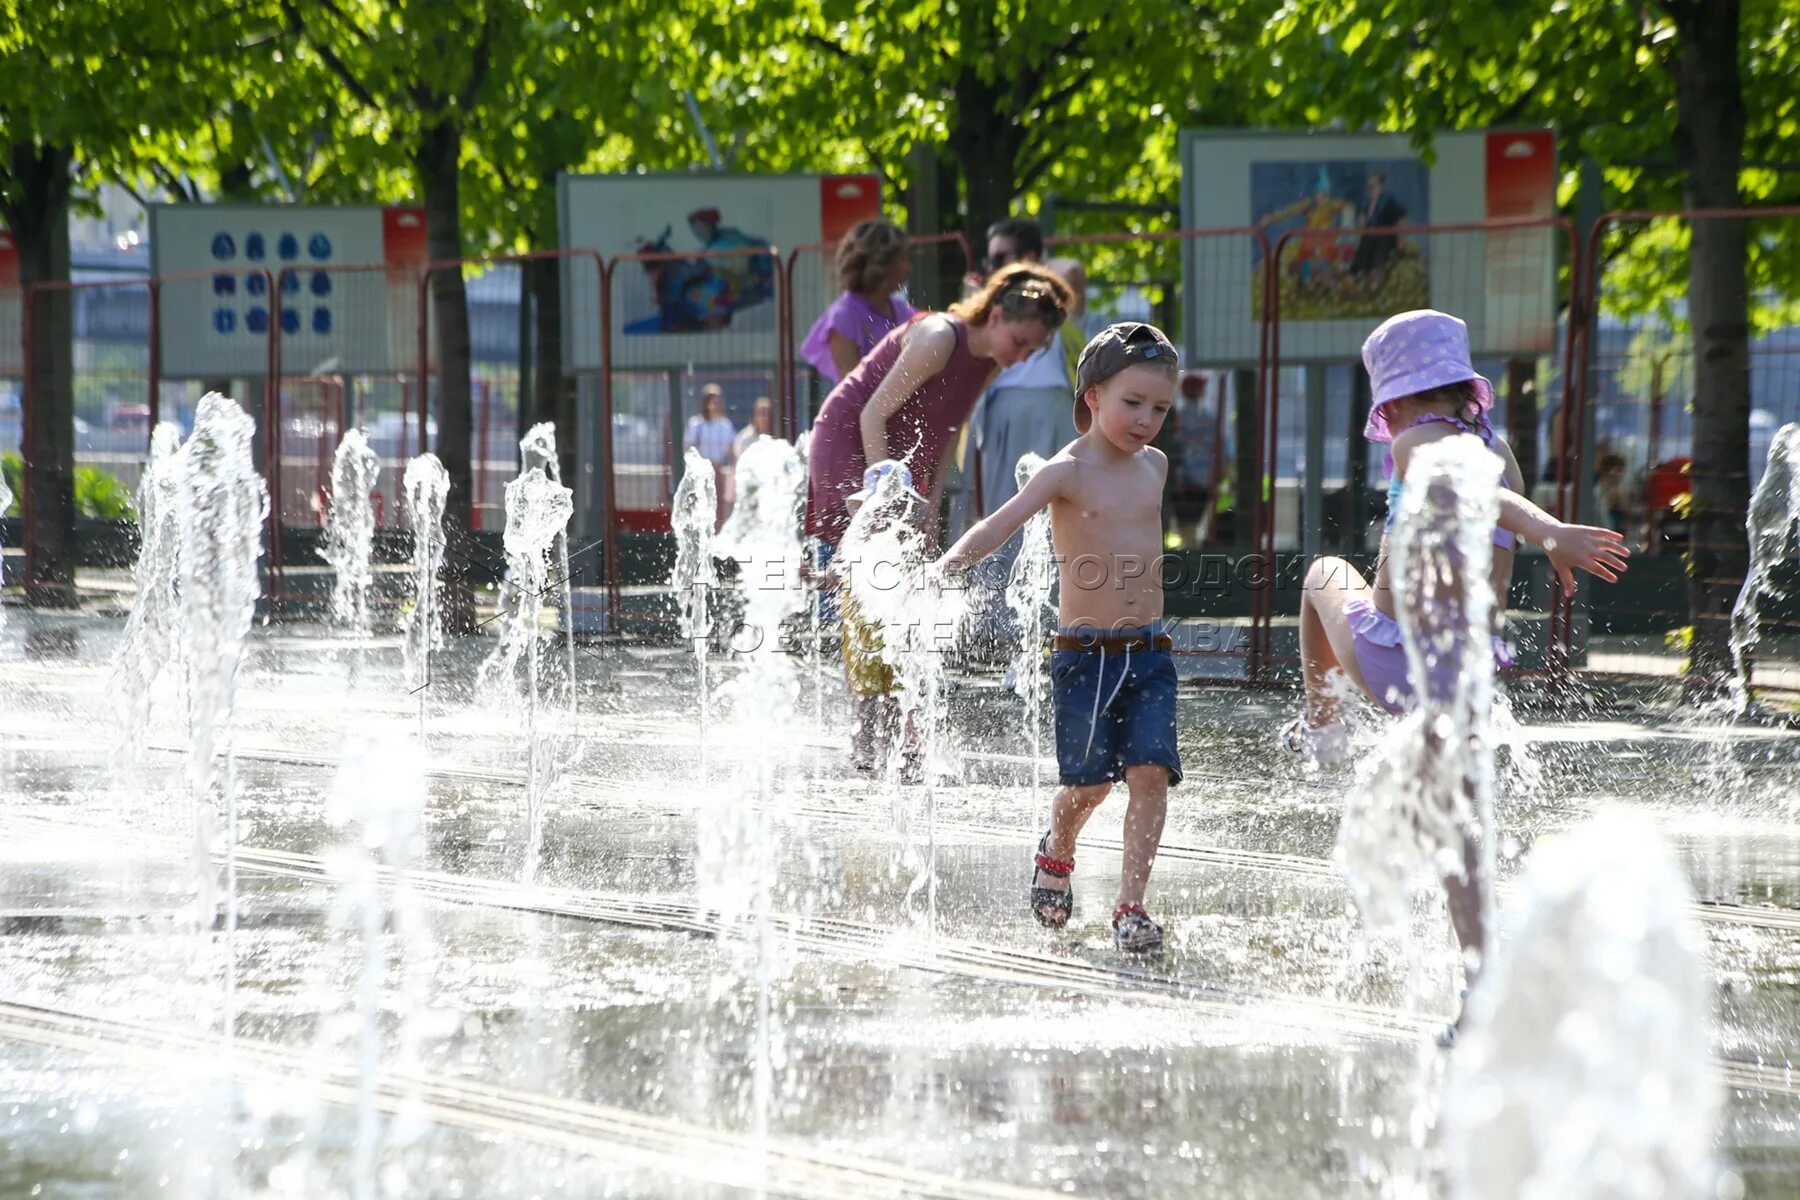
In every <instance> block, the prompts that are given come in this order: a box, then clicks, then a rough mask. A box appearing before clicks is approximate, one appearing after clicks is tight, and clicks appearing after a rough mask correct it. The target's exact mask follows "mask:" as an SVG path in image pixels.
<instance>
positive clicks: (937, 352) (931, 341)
mask: <svg viewBox="0 0 1800 1200" xmlns="http://www.w3.org/2000/svg"><path fill="white" fill-rule="evenodd" d="M1073 301H1074V295H1073V293H1071V292H1070V291H1069V285H1068V284H1066V283H1064V282H1063V281H1062V279H1061V278H1060V277H1058V276H1056V275H1054V274H1052V273H1051V272H1049V271H1048V270H1045V269H1044V268H1043V267H1041V266H1037V265H1035V264H1031V263H1018V264H1015V265H1013V266H1010V267H1007V268H1005V269H1004V270H1001V271H998V272H996V273H995V274H994V275H993V276H992V277H991V278H989V279H988V281H987V283H986V284H985V285H984V286H983V287H982V289H981V290H980V291H979V292H977V293H976V294H975V295H973V296H971V297H970V298H969V299H967V300H964V301H963V302H962V303H960V304H956V305H952V306H951V308H950V311H949V312H947V313H921V314H919V315H917V316H914V317H913V318H912V319H911V320H910V321H908V322H907V323H906V324H905V325H902V326H900V327H899V328H897V329H895V330H893V331H892V332H890V333H889V334H888V335H887V336H886V337H884V338H882V339H881V341H880V342H878V343H876V345H875V348H874V349H873V350H871V351H869V353H868V354H867V356H865V357H864V358H863V360H862V361H861V362H859V363H857V364H856V366H854V367H853V368H851V370H850V373H849V374H847V375H845V376H844V378H843V379H842V380H841V381H840V382H839V383H838V385H837V386H836V387H835V388H833V389H831V395H830V396H828V397H827V398H826V400H825V406H824V407H823V408H821V409H820V410H819V416H818V419H817V420H815V421H814V422H813V429H812V441H811V444H810V448H809V450H808V452H807V459H808V478H807V497H806V532H807V533H808V535H810V536H812V537H815V538H817V539H818V540H819V559H818V561H819V565H820V566H821V567H824V566H826V565H827V564H829V563H830V561H831V557H832V555H833V554H834V553H835V552H836V550H837V547H838V543H839V541H841V540H842V539H843V536H844V531H845V530H846V529H847V528H848V527H849V524H850V516H851V514H850V510H849V507H848V505H847V504H846V500H847V499H848V498H849V497H850V496H851V494H852V493H854V492H857V491H859V490H860V489H861V488H862V486H863V472H864V470H865V469H867V468H868V467H869V466H870V465H871V464H877V463H881V462H883V461H888V460H891V461H894V462H898V463H900V464H902V465H903V466H905V467H906V468H907V469H908V470H909V471H910V472H911V473H912V479H913V486H914V488H915V489H916V490H917V491H918V492H920V493H922V494H924V495H925V496H927V497H929V503H928V504H926V505H925V510H924V512H923V513H922V514H921V517H922V520H923V522H924V526H925V529H926V532H927V537H928V539H933V540H934V539H935V533H936V529H937V516H938V506H939V503H940V501H941V498H942V489H943V483H944V474H945V468H946V467H948V466H949V462H950V455H951V454H952V453H953V452H954V451H955V448H956V435H957V432H958V431H959V430H961V429H962V427H963V423H964V422H965V421H967V420H968V419H969V413H970V412H972V411H973V410H974V408H975V401H976V400H977V399H978V398H979V397H980V395H981V393H982V391H983V390H984V389H985V388H986V387H987V385H988V381H989V380H991V379H993V377H994V374H995V373H996V372H997V371H999V370H1000V368H1002V367H1008V366H1011V365H1012V364H1013V363H1015V362H1018V361H1019V360H1021V359H1023V358H1025V357H1027V356H1028V355H1031V354H1033V353H1035V352H1036V351H1037V350H1038V349H1039V348H1040V347H1041V346H1043V345H1044V343H1045V342H1047V341H1049V340H1050V338H1051V337H1053V336H1054V335H1055V332H1056V328H1057V326H1059V325H1061V324H1062V322H1063V319H1064V318H1065V317H1066V316H1067V315H1068V312H1069V308H1070V305H1071V304H1072V303H1073ZM842 616H843V652H844V671H845V676H846V678H847V680H848V682H849V686H850V692H851V695H852V698H853V702H852V709H853V712H854V714H855V724H854V727H853V729H852V731H851V746H852V748H853V756H854V760H855V765H856V766H857V767H858V768H859V769H862V770H872V769H873V768H874V767H875V765H876V764H877V762H878V761H880V760H881V759H884V758H885V757H886V749H885V748H886V746H887V744H888V743H890V742H891V740H892V739H893V737H894V736H895V734H897V733H898V727H899V707H898V703H897V700H896V692H897V690H898V684H897V681H896V680H895V679H894V675H893V671H892V670H891V669H890V668H889V667H888V666H887V664H886V663H884V662H883V661H882V660H881V631H880V630H879V629H877V628H874V627H872V626H870V625H868V624H867V623H866V622H864V620H863V619H862V617H861V614H860V613H858V612H857V609H856V606H855V604H853V603H851V602H849V600H848V599H847V598H846V600H845V603H844V604H843V606H842ZM905 769H906V771H907V772H909V773H911V772H916V770H917V763H916V759H915V758H914V756H913V754H912V752H911V747H910V746H909V748H908V755H907V762H906V768H905Z"/></svg>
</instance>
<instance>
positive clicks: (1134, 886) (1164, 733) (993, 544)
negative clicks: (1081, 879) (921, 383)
mask: <svg viewBox="0 0 1800 1200" xmlns="http://www.w3.org/2000/svg"><path fill="white" fill-rule="evenodd" d="M1177 371H1178V362H1177V355H1176V353H1175V347H1174V346H1172V345H1170V344H1169V339H1168V338H1167V337H1165V336H1164V335H1163V333H1162V331H1161V330H1159V329H1157V328H1156V327H1155V326H1153V325H1145V324H1140V323H1137V322H1127V323H1123V324H1119V325H1112V326H1109V327H1108V328H1106V329H1104V330H1102V331H1101V332H1100V333H1099V334H1098V335H1096V336H1095V337H1094V339H1093V340H1092V341H1090V342H1089V343H1088V344H1087V348H1086V349H1085V350H1083V351H1082V352H1081V362H1080V365H1079V367H1078V368H1077V370H1076V381H1075V428H1076V431H1077V432H1078V433H1079V434H1080V435H1081V436H1079V437H1077V438H1076V439H1075V440H1074V441H1073V442H1070V443H1069V444H1068V445H1067V446H1065V447H1063V448H1062V450H1061V451H1059V452H1058V453H1057V455H1056V457H1055V458H1052V459H1051V460H1050V461H1049V462H1047V463H1045V464H1044V466H1043V468H1042V469H1041V470H1039V471H1038V473H1037V474H1036V475H1034V476H1033V477H1032V479H1031V481H1030V482H1029V483H1027V484H1026V485H1025V487H1024V489H1023V490H1021V491H1020V492H1019V493H1018V495H1016V496H1014V497H1013V498H1012V499H1010V500H1008V501H1007V502H1006V503H1005V504H1003V505H1002V506H1001V507H1000V508H999V509H998V510H996V511H995V512H994V513H993V514H992V515H990V516H989V517H987V519H985V520H983V521H981V522H980V523H978V524H977V525H975V526H974V527H973V528H972V529H970V530H969V532H968V533H966V534H964V535H963V537H962V539H961V540H960V541H958V542H957V543H956V545H955V546H953V547H951V549H950V552H949V553H948V554H946V555H944V557H943V558H942V559H940V560H939V561H938V564H937V565H938V567H939V569H940V570H942V571H943V572H944V573H945V574H947V575H953V574H957V573H960V572H963V571H967V570H968V569H969V568H971V567H973V566H974V565H975V564H976V563H978V562H980V561H981V560H982V559H983V558H985V557H987V556H988V555H989V554H991V553H993V552H994V550H995V549H996V548H997V547H999V546H1000V545H1002V544H1003V543H1004V542H1005V541H1006V539H1007V538H1009V537H1011V536H1012V535H1013V534H1014V533H1015V532H1016V531H1017V530H1018V529H1019V528H1020V527H1021V526H1023V525H1024V524H1025V522H1026V521H1027V520H1028V519H1030V518H1031V517H1032V516H1033V515H1034V514H1035V513H1037V512H1038V511H1040V510H1041V509H1043V508H1044V507H1045V506H1046V505H1048V506H1049V508H1050V525H1051V535H1052V537H1053V538H1054V540H1055V543H1056V557H1057V561H1058V571H1059V576H1060V581H1061V586H1060V593H1061V598H1060V621H1059V624H1060V626H1061V628H1060V630H1059V631H1058V633H1057V634H1056V637H1055V653H1054V654H1053V656H1052V657H1051V660H1050V682H1051V686H1052V688H1053V689H1054V692H1055V699H1056V757H1057V764H1058V767H1059V772H1060V777H1059V781H1060V783H1061V785H1062V787H1061V789H1060V790H1059V791H1058V792H1057V793H1056V799H1055V801H1054V802H1053V803H1052V806H1051V825H1050V831H1049V832H1048V833H1046V834H1045V835H1044V836H1043V838H1042V840H1040V841H1039V842H1038V850H1037V858H1036V870H1035V873H1034V875H1033V876H1032V881H1031V911H1032V913H1033V915H1035V916H1036V917H1037V919H1038V922H1039V923H1040V924H1042V925H1044V926H1046V927H1048V928H1051V929H1061V928H1062V927H1063V926H1065V925H1067V924H1068V921H1069V916H1070V914H1071V913H1072V912H1073V910H1074V893H1073V891H1072V890H1071V888H1070V884H1069V876H1070V874H1071V873H1072V872H1073V871H1074V869H1075V861H1074V860H1075V839H1076V838H1077V837H1078V836H1079V835H1080V833H1081V828H1082V826H1083V825H1085V824H1087V819H1088V818H1089V817H1090V816H1092V815H1093V813H1094V810H1095V809H1096V808H1098V807H1099V806H1100V803H1101V801H1103V800H1105V799H1106V796H1107V793H1108V792H1110V791H1111V790H1112V785H1113V784H1114V783H1116V782H1118V781H1119V780H1121V779H1122V780H1124V781H1125V783H1126V785H1127V787H1128V788H1129V790H1130V794H1131V799H1130V801H1129V803H1128V805H1127V807H1126V809H1125V865H1124V870H1123V872H1122V873H1121V874H1120V877H1119V896H1118V901H1117V904H1116V906H1115V907H1114V909H1113V916H1112V927H1113V940H1114V942H1115V943H1116V944H1117V945H1118V947H1119V949H1121V950H1126V951H1132V952H1137V953H1143V952H1150V951H1156V950H1160V949H1161V948H1162V944H1163V931H1162V927H1161V926H1160V925H1158V924H1157V923H1156V922H1155V921H1152V920H1151V919H1150V916H1149V914H1148V913H1147V912H1145V911H1144V889H1145V886H1146V885H1147V884H1148V883H1149V881H1150V868H1151V866H1152V865H1153V864H1154V863H1155V861H1156V851H1157V847H1158V846H1159V845H1160V844H1161V842H1162V829H1163V815H1164V812H1165V811H1166V809H1167V806H1168V794H1169V787H1170V785H1171V784H1175V783H1179V782H1181V758H1180V756H1179V755H1178V754H1177V753H1176V750H1175V664H1174V661H1173V659H1172V658H1171V656H1170V650H1171V648H1172V645H1171V641H1170V638H1169V635H1168V634H1167V633H1166V632H1165V631H1164V630H1163V626H1162V612H1163V594H1162V581H1161V571H1160V570H1159V566H1158V561H1157V559H1158V556H1159V555H1160V554H1161V553H1162V496H1163V481H1164V479H1165V478H1166V477H1167V475H1168V471H1169V461H1168V459H1167V458H1166V457H1164V455H1163V453H1162V451H1160V450H1158V449H1156V448H1155V447H1154V446H1152V445H1151V444H1150V441H1151V439H1152V438H1154V437H1155V436H1156V432H1157V430H1158V429H1160V428H1161V427H1162V423H1163V420H1164V418H1166V417H1167V416H1168V414H1169V409H1170V407H1171V406H1172V405H1173V404H1174V398H1175V378H1176V374H1177Z"/></svg>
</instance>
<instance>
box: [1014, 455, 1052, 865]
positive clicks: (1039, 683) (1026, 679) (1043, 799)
mask: <svg viewBox="0 0 1800 1200" xmlns="http://www.w3.org/2000/svg"><path fill="white" fill-rule="evenodd" d="M1043 465H1044V460H1043V459H1041V458H1039V457H1038V456H1037V455H1036V454H1030V453H1027V454H1024V455H1021V456H1020V458H1019V463H1018V466H1017V467H1016V468H1015V469H1014V472H1013V474H1014V478H1015V479H1016V480H1017V484H1018V489H1019V490H1020V491H1023V490H1024V488H1025V485H1026V484H1027V483H1030V482H1031V477H1032V476H1033V475H1036V474H1037V473H1038V470H1039V469H1040V468H1041V467H1043ZM1021 536H1022V537H1023V538H1024V541H1023V543H1022V544H1021V545H1020V547H1019V553H1018V557H1016V558H1015V559H1014V560H1013V567H1012V574H1011V575H1010V576H1008V577H1007V580H1006V607H1007V608H1008V609H1009V610H1011V612H1012V618H1013V624H1014V626H1015V627H1016V628H1017V629H1018V630H1019V654H1018V657H1017V658H1015V659H1014V660H1013V668H1012V677H1013V687H1014V690H1015V691H1017V693H1018V696H1019V699H1020V700H1021V701H1023V702H1024V711H1023V713H1022V714H1021V720H1023V721H1024V724H1025V740H1026V743H1027V744H1028V745H1029V746H1030V747H1031V795H1032V798H1033V799H1032V803H1033V812H1034V814H1035V815H1034V816H1033V818H1032V824H1031V828H1032V829H1033V830H1037V829H1040V828H1043V827H1044V826H1045V825H1047V824H1048V823H1049V806H1050V801H1049V798H1048V797H1047V796H1046V795H1045V793H1044V787H1043V766H1042V764H1041V763H1040V761H1039V760H1040V758H1041V757H1042V754H1043V737H1044V715H1043V714H1044V682H1045V681H1044V640H1045V638H1046V636H1047V635H1048V633H1049V625H1048V624H1047V622H1053V621H1054V619H1055V610H1054V609H1053V607H1052V605H1051V593H1052V592H1053V591H1054V590H1055V588H1056V549H1055V546H1054V545H1053V544H1052V542H1051V538H1050V511H1049V510H1048V509H1045V510H1044V511H1042V512H1039V513H1036V514H1034V515H1033V516H1032V518H1031V519H1030V520H1029V521H1027V522H1025V528H1024V530H1023V531H1022V532H1021Z"/></svg>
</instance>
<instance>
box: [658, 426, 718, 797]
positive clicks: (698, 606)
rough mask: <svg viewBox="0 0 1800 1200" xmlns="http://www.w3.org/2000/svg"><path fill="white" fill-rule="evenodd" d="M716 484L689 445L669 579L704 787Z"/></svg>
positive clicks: (673, 521) (676, 504)
mask: <svg viewBox="0 0 1800 1200" xmlns="http://www.w3.org/2000/svg"><path fill="white" fill-rule="evenodd" d="M718 497H719V491H718V485H717V483H716V482H715V480H714V478H713V465H712V463H710V462H708V461H707V460H706V458H705V457H704V456H703V455H702V454H701V453H700V452H699V451H698V450H695V449H694V448H693V447H691V446H690V447H688V451H687V454H686V455H685V456H683V458H682V476H681V483H680V484H679V485H677V487H676V488H675V499H674V501H673V503H672V504H671V506H670V512H669V524H670V527H671V528H672V529H673V530H674V531H675V569H674V571H673V572H672V573H671V574H670V576H669V584H670V586H671V587H673V588H674V589H675V599H676V603H677V604H679V605H680V617H681V621H680V623H681V636H682V637H684V638H686V639H687V640H688V643H689V644H690V645H692V646H693V648H694V670H695V674H696V678H697V681H698V688H697V691H698V695H699V700H698V703H699V706H700V786H701V787H703V788H704V787H705V786H706V767H707V761H706V760H707V732H708V725H709V719H708V710H709V708H710V707H711V700H710V697H709V696H708V694H707V678H706V658H707V649H708V645H709V643H710V642H711V640H712V617H711V615H710V612H709V609H710V606H711V600H712V589H713V587H714V586H715V585H716V584H717V583H718V578H717V576H716V575H715V574H714V572H713V560H712V540H713V526H714V524H715V523H716V522H717V521H718V510H719V499H718Z"/></svg>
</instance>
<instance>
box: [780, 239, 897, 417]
mask: <svg viewBox="0 0 1800 1200" xmlns="http://www.w3.org/2000/svg"><path fill="white" fill-rule="evenodd" d="M911 274H912V263H911V261H910V260H909V259H908V258H907V256H906V234H905V233H903V232H901V230H900V227H899V226H897V225H894V224H893V223H892V222H889V221H881V220H875V221H861V222H858V223H857V224H856V225H854V226H852V227H851V229H850V232H849V233H847V234H845V235H844V240H843V241H841V242H839V243H838V248H837V277H838V286H839V287H841V288H843V289H844V291H843V294H842V295H840V296H839V297H838V298H837V299H836V300H833V301H832V302H831V306H830V307H829V308H827V309H826V310H825V311H824V313H823V314H821V315H820V317H819V319H818V320H817V321H815V322H814V323H813V327H812V329H811V330H810V331H809V332H808V333H807V335H806V340H805V341H804V342H801V343H800V357H802V358H804V359H805V360H806V361H807V362H809V363H811V364H812V365H813V366H814V367H816V368H817V369H818V372H819V374H821V375H823V376H824V377H825V378H826V379H828V380H830V381H831V383H832V385H833V386H836V384H837V382H838V381H839V380H840V379H842V378H843V377H844V376H846V375H848V374H849V373H850V368H851V367H854V366H855V365H856V364H857V362H858V361H859V360H860V359H861V358H862V356H863V355H865V354H867V353H868V352H869V351H871V350H873V349H874V348H875V343H877V342H879V341H880V340H881V339H882V338H884V337H886V336H887V335H888V333H889V332H890V331H891V330H893V329H894V327H895V326H898V325H904V324H906V322H907V321H908V320H910V319H911V317H912V315H913V307H912V305H910V304H908V303H907V302H906V301H904V300H902V299H901V298H900V297H899V295H898V292H899V290H900V288H901V287H902V286H903V285H904V284H905V283H906V280H907V277H908V276H909V275H911Z"/></svg>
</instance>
